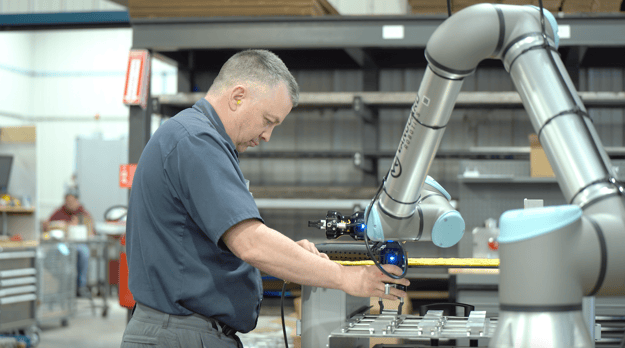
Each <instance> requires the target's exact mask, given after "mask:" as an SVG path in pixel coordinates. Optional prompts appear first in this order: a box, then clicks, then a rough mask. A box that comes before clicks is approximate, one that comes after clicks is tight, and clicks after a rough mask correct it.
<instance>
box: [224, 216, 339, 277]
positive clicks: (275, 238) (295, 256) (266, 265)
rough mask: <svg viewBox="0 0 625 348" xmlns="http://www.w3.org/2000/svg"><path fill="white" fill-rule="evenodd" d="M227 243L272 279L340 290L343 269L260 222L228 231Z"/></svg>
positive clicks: (231, 248)
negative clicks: (272, 277)
mask: <svg viewBox="0 0 625 348" xmlns="http://www.w3.org/2000/svg"><path fill="white" fill-rule="evenodd" d="M224 241H225V242H226V244H227V245H228V247H229V248H230V250H231V251H232V252H233V253H234V254H235V255H237V256H238V257H240V258H241V259H243V260H244V261H245V262H247V263H249V264H250V265H252V266H254V267H256V268H258V269H260V270H261V271H263V272H265V273H268V274H271V275H272V276H275V277H278V278H281V279H284V280H287V281H290V282H294V283H297V284H301V285H310V286H319V287H324V288H332V289H340V288H341V285H342V281H341V277H342V275H343V271H344V267H343V266H341V265H339V264H337V263H335V262H332V261H330V260H328V259H326V258H322V257H320V256H318V255H315V254H313V253H311V252H309V251H308V250H305V249H304V248H302V247H300V246H299V245H298V244H297V243H295V242H294V241H293V240H291V239H290V238H288V237H286V236H284V235H283V234H281V233H279V232H278V231H275V230H273V229H271V228H269V227H267V226H265V225H264V224H262V223H260V222H257V223H253V224H251V225H248V226H241V229H240V230H237V229H235V230H233V231H229V232H228V238H225V239H224Z"/></svg>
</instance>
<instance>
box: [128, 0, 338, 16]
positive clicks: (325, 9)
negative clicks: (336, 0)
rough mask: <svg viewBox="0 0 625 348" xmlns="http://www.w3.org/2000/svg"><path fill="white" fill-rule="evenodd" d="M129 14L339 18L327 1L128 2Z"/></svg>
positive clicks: (182, 0)
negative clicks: (329, 16) (327, 16)
mask: <svg viewBox="0 0 625 348" xmlns="http://www.w3.org/2000/svg"><path fill="white" fill-rule="evenodd" d="M128 12H129V14H130V17H132V18H142V17H213V16H219V17H229V16H323V15H328V14H334V15H337V14H339V13H338V11H337V10H336V9H334V7H332V5H330V3H328V1H327V0H179V1H171V0H128Z"/></svg>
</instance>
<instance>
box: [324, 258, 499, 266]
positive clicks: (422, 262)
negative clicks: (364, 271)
mask: <svg viewBox="0 0 625 348" xmlns="http://www.w3.org/2000/svg"><path fill="white" fill-rule="evenodd" d="M335 262H337V263H339V264H341V265H345V266H363V265H373V261H371V260H367V261H335ZM408 266H413V267H419V266H430V267H432V266H434V267H440V266H442V267H487V268H493V267H495V268H496V267H499V259H468V258H467V259H459V258H408Z"/></svg>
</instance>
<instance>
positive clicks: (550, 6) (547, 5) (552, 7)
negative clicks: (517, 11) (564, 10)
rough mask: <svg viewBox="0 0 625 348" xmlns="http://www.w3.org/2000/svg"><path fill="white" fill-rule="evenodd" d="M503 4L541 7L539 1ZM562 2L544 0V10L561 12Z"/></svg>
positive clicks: (507, 0)
mask: <svg viewBox="0 0 625 348" xmlns="http://www.w3.org/2000/svg"><path fill="white" fill-rule="evenodd" d="M501 3H502V4H508V5H534V6H536V7H538V6H539V3H538V0H502V1H501ZM561 6H562V0H543V8H544V9H546V10H548V11H549V12H551V13H557V12H560V7H561Z"/></svg>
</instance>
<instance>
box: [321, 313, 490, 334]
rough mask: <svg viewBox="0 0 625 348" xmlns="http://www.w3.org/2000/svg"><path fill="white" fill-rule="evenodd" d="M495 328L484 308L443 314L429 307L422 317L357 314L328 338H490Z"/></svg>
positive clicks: (391, 314)
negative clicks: (465, 313)
mask: <svg viewBox="0 0 625 348" xmlns="http://www.w3.org/2000/svg"><path fill="white" fill-rule="evenodd" d="M496 328H497V321H496V320H495V319H491V318H487V317H486V312H485V311H472V312H471V313H470V314H469V317H452V316H443V311H436V310H430V311H428V312H427V313H426V314H425V315H424V316H415V315H397V314H396V312H392V313H387V312H383V313H382V314H378V315H357V316H355V317H352V318H351V319H349V320H347V321H346V322H345V323H344V324H343V326H342V327H340V328H338V329H337V330H335V331H333V332H332V334H331V336H332V337H345V338H358V337H361V338H371V337H389V338H402V339H461V338H465V339H481V338H490V337H491V336H492V335H493V333H494V332H495V329H496Z"/></svg>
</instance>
